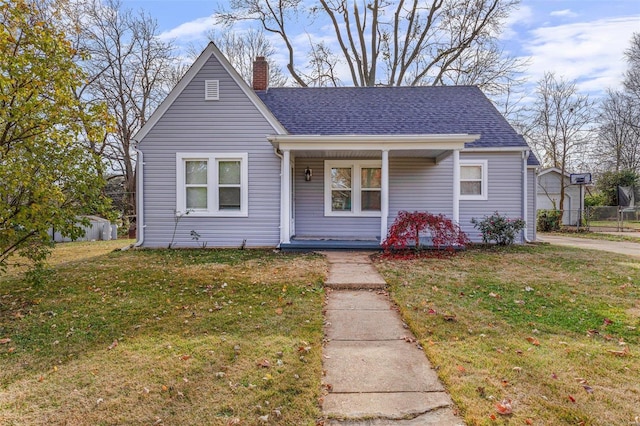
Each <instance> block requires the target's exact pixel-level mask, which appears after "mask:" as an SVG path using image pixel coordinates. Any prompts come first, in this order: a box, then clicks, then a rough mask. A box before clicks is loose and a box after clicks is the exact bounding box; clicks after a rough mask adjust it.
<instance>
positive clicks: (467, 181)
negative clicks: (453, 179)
mask: <svg viewBox="0 0 640 426" xmlns="http://www.w3.org/2000/svg"><path fill="white" fill-rule="evenodd" d="M487 181H488V179H487V160H473V161H472V160H461V161H460V199H461V200H487V199H488V193H487Z"/></svg>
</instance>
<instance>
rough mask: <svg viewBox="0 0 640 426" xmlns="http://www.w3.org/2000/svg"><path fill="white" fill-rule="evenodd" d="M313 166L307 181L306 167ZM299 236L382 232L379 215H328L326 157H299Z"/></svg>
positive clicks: (369, 235)
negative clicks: (325, 193)
mask: <svg viewBox="0 0 640 426" xmlns="http://www.w3.org/2000/svg"><path fill="white" fill-rule="evenodd" d="M307 167H309V168H311V169H312V170H313V177H312V178H311V181H305V179H304V170H305V169H306V168H307ZM294 179H295V183H294V185H295V199H294V204H295V234H296V235H295V236H296V237H298V238H318V237H322V238H356V239H372V238H378V237H379V236H380V218H379V217H344V216H340V217H338V216H325V215H324V159H323V158H299V159H296V160H295V172H294Z"/></svg>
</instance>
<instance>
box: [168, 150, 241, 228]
mask: <svg viewBox="0 0 640 426" xmlns="http://www.w3.org/2000/svg"><path fill="white" fill-rule="evenodd" d="M228 160H237V161H240V210H226V209H225V210H220V209H219V207H218V200H219V199H218V162H219V161H228ZM186 161H207V209H206V210H205V209H202V210H200V209H198V210H194V209H189V210H188V211H187V206H186V203H187V196H186V190H185V189H186V182H185V162H186ZM176 215H178V216H184V215H189V216H196V217H198V216H200V217H247V216H249V154H248V153H246V152H244V153H228V152H224V153H212V152H205V153H201V152H178V153H176Z"/></svg>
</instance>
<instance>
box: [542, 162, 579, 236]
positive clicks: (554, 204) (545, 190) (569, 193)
mask: <svg viewBox="0 0 640 426" xmlns="http://www.w3.org/2000/svg"><path fill="white" fill-rule="evenodd" d="M570 176H571V175H570V174H569V172H565V173H564V176H563V173H562V170H560V169H559V168H557V167H549V168H547V169H543V170H541V171H540V172H539V174H538V187H537V198H538V200H537V203H538V209H540V210H559V209H560V189H561V188H562V186H564V205H563V209H562V210H563V213H562V224H563V225H567V226H575V225H577V223H578V218H579V217H580V212H581V211H582V210H583V209H584V201H583V200H582V199H581V197H580V185H571V182H570Z"/></svg>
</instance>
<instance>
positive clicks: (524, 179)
mask: <svg viewBox="0 0 640 426" xmlns="http://www.w3.org/2000/svg"><path fill="white" fill-rule="evenodd" d="M528 158H529V151H528V150H527V151H522V218H523V219H524V223H526V227H525V228H524V229H523V230H522V239H523V240H524V241H525V242H527V243H530V242H531V241H530V240H529V238H528V237H527V231H528V230H529V221H528V220H527V213H528V210H529V206H528V203H527V199H528V198H529V191H528V182H527V159H528Z"/></svg>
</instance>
